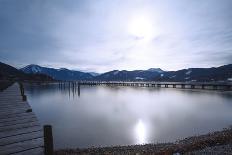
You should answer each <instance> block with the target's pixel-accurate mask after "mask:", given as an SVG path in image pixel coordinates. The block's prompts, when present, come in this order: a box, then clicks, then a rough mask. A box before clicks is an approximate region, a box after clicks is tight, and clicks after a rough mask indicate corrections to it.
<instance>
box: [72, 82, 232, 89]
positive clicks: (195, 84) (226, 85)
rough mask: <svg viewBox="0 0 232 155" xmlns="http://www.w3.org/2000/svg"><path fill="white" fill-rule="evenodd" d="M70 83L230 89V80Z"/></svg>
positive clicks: (75, 83) (79, 83)
mask: <svg viewBox="0 0 232 155" xmlns="http://www.w3.org/2000/svg"><path fill="white" fill-rule="evenodd" d="M71 83H73V84H72V85H73V86H75V85H91V86H94V85H107V86H134V87H158V88H182V89H210V90H232V83H231V82H124V81H78V82H73V81H72V82H71Z"/></svg>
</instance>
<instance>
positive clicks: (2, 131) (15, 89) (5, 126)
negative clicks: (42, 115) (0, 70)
mask: <svg viewBox="0 0 232 155" xmlns="http://www.w3.org/2000/svg"><path fill="white" fill-rule="evenodd" d="M29 109H31V107H30V105H29V104H28V102H26V101H22V95H21V91H20V88H19V85H18V84H16V83H15V84H13V85H12V86H10V87H8V88H7V89H6V90H4V91H3V92H0V155H8V154H15V155H28V154H30V155H42V154H44V137H43V130H42V127H41V126H40V123H39V122H38V120H37V118H36V116H35V114H34V113H33V112H32V111H28V110H29Z"/></svg>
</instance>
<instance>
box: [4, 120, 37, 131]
mask: <svg viewBox="0 0 232 155" xmlns="http://www.w3.org/2000/svg"><path fill="white" fill-rule="evenodd" d="M39 125H40V124H39V123H38V121H36V122H28V123H22V124H15V125H11V126H2V127H0V132H2V131H10V130H16V129H22V128H28V127H33V126H39Z"/></svg>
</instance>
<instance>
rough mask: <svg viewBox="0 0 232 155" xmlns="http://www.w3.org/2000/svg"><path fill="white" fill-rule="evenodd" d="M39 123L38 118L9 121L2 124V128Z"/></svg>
mask: <svg viewBox="0 0 232 155" xmlns="http://www.w3.org/2000/svg"><path fill="white" fill-rule="evenodd" d="M36 121H38V120H37V118H36V117H33V118H26V119H19V120H15V121H7V122H2V123H1V124H0V127H3V126H4V127H6V126H12V125H16V124H24V123H27V122H28V123H29V122H36Z"/></svg>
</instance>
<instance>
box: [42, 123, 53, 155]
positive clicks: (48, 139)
mask: <svg viewBox="0 0 232 155" xmlns="http://www.w3.org/2000/svg"><path fill="white" fill-rule="evenodd" d="M44 154H45V155H53V154H54V151H53V136H52V126H51V125H44Z"/></svg>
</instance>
